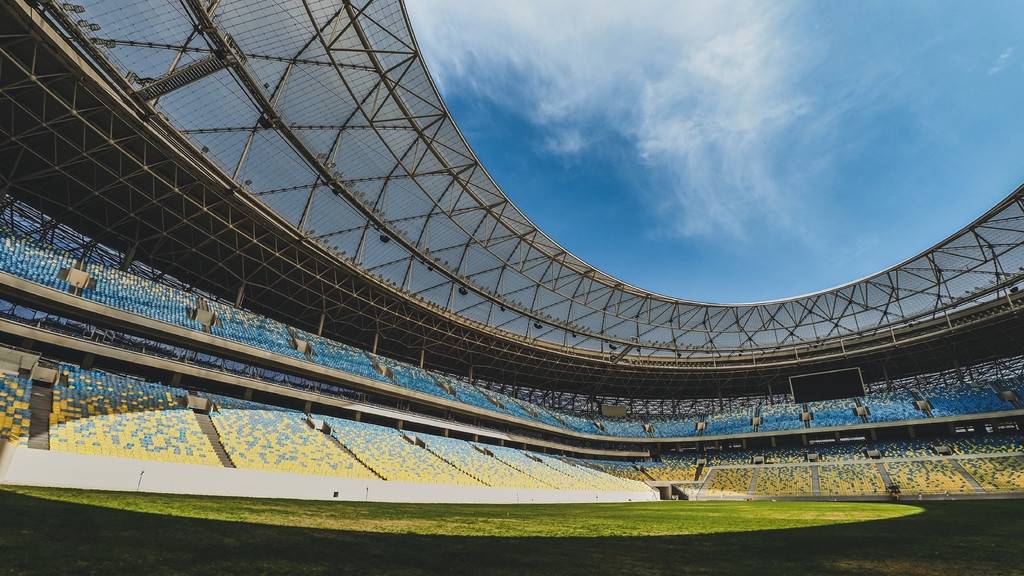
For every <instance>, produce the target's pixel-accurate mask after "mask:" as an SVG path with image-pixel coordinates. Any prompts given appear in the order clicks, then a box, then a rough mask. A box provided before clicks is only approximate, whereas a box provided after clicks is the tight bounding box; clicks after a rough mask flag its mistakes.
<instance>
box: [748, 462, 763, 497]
mask: <svg viewBox="0 0 1024 576" xmlns="http://www.w3.org/2000/svg"><path fill="white" fill-rule="evenodd" d="M751 472H752V473H751V474H750V488H747V496H753V495H754V494H756V493H757V478H758V477H759V476H760V475H761V469H760V468H758V467H757V466H754V469H753V470H752V471H751Z"/></svg>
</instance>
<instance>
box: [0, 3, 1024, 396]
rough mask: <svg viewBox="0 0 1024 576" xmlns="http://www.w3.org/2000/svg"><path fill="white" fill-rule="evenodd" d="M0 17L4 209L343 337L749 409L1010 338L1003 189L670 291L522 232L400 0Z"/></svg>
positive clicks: (578, 386) (520, 379)
mask: <svg viewBox="0 0 1024 576" xmlns="http://www.w3.org/2000/svg"><path fill="white" fill-rule="evenodd" d="M3 9H4V10H6V11H7V12H6V13H9V14H10V16H11V17H10V18H6V19H0V137H2V138H0V166H2V167H3V170H2V171H0V190H2V192H3V197H2V202H3V213H4V214H5V215H6V214H8V213H11V214H16V213H17V214H23V216H22V217H21V219H20V220H19V221H20V222H22V223H23V224H25V230H26V232H25V233H27V234H31V235H33V236H36V237H39V238H41V239H43V240H45V241H52V240H53V238H54V233H55V232H56V231H58V230H61V229H63V230H75V231H78V232H80V233H81V238H80V240H76V241H75V242H77V243H78V244H79V245H78V246H77V247H76V248H75V249H77V250H79V251H81V252H82V253H83V254H88V253H89V252H90V251H93V252H95V251H96V250H97V249H98V248H99V247H109V248H112V249H113V250H112V251H111V252H110V253H109V254H110V255H109V256H108V258H113V259H114V260H118V259H120V260H121V262H120V263H119V265H122V266H125V267H132V268H133V269H138V270H143V271H145V273H147V274H148V275H150V276H152V277H154V278H156V279H158V280H165V278H163V277H162V276H163V275H164V274H168V275H170V276H173V277H176V278H177V279H179V280H181V281H183V282H184V283H185V284H187V285H191V286H195V287H196V288H198V289H200V290H202V291H204V292H206V293H208V294H210V295H214V296H217V297H220V298H222V299H225V300H227V301H229V302H233V303H235V304H236V305H237V304H242V305H244V306H245V307H248V308H250V309H252V310H253V311H255V312H258V313H262V314H267V315H270V316H274V317H276V318H278V319H281V320H284V321H287V322H289V323H292V324H295V325H297V326H300V327H304V328H306V329H311V330H317V331H322V332H323V334H324V335H329V336H331V337H333V338H336V339H339V340H343V341H346V342H348V343H351V344H354V345H357V346H362V347H365V348H368V349H378V340H379V342H380V348H379V350H378V351H380V352H381V353H384V354H388V355H391V356H393V357H401V358H404V359H406V360H411V361H416V360H419V361H420V362H421V363H423V364H425V366H426V367H428V368H434V369H438V370H443V371H447V372H449V373H454V374H460V375H463V376H467V375H468V376H469V378H470V379H473V380H475V381H477V382H481V383H484V384H485V385H488V386H493V387H495V388H499V389H502V390H504V391H506V392H509V393H515V394H520V395H523V396H525V397H529V398H531V399H533V400H535V401H541V402H545V403H549V404H553V405H560V406H580V403H581V402H582V403H584V404H585V403H586V402H587V401H588V400H589V399H593V398H598V397H605V398H637V399H639V398H644V397H646V398H655V399H656V401H661V400H662V399H663V400H665V401H669V402H676V401H677V400H680V399H686V398H719V399H720V398H723V397H728V396H729V395H739V394H762V393H765V392H766V391H767V390H768V389H770V387H771V386H772V385H773V383H778V382H780V381H784V379H785V377H786V375H787V374H788V373H792V372H798V371H808V370H810V369H811V367H813V368H814V369H822V370H824V369H828V368H831V367H836V365H848V364H849V363H850V362H851V361H856V362H858V363H860V364H862V365H864V366H865V371H873V373H874V376H873V377H877V378H879V379H882V378H885V379H888V378H889V377H890V376H892V377H899V376H902V375H909V374H915V373H924V372H933V371H935V370H936V369H939V368H940V367H943V366H952V365H954V364H959V365H968V364H970V363H974V362H978V361H982V360H984V359H992V358H997V357H1000V356H1006V355H1012V354H1015V353H1016V352H1015V350H1019V348H1020V345H1021V344H1020V343H1021V342H1022V341H1024V322H1021V320H1020V319H1019V318H1018V316H1017V313H1016V310H1017V309H1018V308H1019V304H1015V302H1016V300H1017V299H1018V298H1019V297H1020V296H1021V295H1020V294H1011V293H1010V289H1011V288H1012V286H1013V285H1014V284H1015V283H1016V282H1017V281H1018V274H1019V273H1020V264H1021V262H1020V260H1022V257H1021V252H1020V250H1021V244H1022V241H1024V232H1022V230H1024V216H1022V214H1024V212H1022V209H1021V196H1022V194H1024V193H1022V192H1021V191H1017V192H1015V193H1014V194H1012V195H1011V196H1010V197H1008V198H1007V199H1006V200H1004V201H1003V202H1001V203H1000V204H999V205H998V206H996V207H995V208H993V209H992V210H991V211H990V212H989V213H988V214H986V215H984V216H983V217H982V218H980V219H979V220H977V221H976V222H975V223H973V224H972V225H970V226H969V227H967V228H965V229H964V230H963V231H961V232H959V233H958V234H956V235H954V236H953V237H951V238H950V239H949V240H947V241H945V242H943V243H941V244H939V245H938V246H936V247H935V248H934V249H933V250H931V251H929V252H928V253H926V254H924V255H922V256H919V257H917V258H914V259H912V260H910V261H908V262H907V263H904V264H903V265H901V266H898V267H896V268H893V269H892V270H889V271H886V272H883V273H881V274H879V275H876V276H873V277H871V278H868V279H865V280H861V281H858V282H855V283H853V284H850V285H848V286H845V287H841V288H838V289H835V290H833V291H828V292H823V293H820V294H815V295H810V296H805V297H800V298H796V299H791V300H787V301H780V302H770V303H761V304H756V305H754V304H752V305H737V306H726V305H711V304H698V303H692V302H685V301H679V300H673V299H669V298H666V297H663V296H658V295H654V294H650V293H646V292H643V291H641V290H639V289H636V288H633V287H629V286H626V285H624V284H622V283H619V282H617V281H615V280H614V279H611V278H609V277H607V276H606V275H603V274H601V273H599V272H597V271H594V270H591V269H588V268H587V267H586V266H585V265H583V264H582V263H581V262H579V261H578V260H577V259H575V258H573V257H572V256H571V255H569V254H567V253H566V252H565V251H559V250H556V249H550V250H549V249H548V248H550V247H551V246H555V245H554V243H553V242H551V241H550V240H549V239H547V238H546V237H544V236H543V235H542V234H541V233H540V232H538V231H536V230H535V229H532V228H530V229H532V230H533V231H532V232H530V231H528V230H527V228H529V227H531V226H532V225H530V224H529V222H528V221H527V220H526V219H525V217H522V216H521V214H519V213H518V212H517V211H516V210H515V208H514V207H513V206H512V205H511V204H510V203H509V202H508V200H507V199H506V198H505V197H504V196H503V195H501V193H500V191H498V189H497V187H496V186H494V185H493V183H492V182H491V181H490V180H489V178H487V177H486V174H485V173H484V172H483V171H482V169H481V168H480V167H479V164H478V163H477V162H476V160H475V157H473V156H472V153H471V152H470V151H469V149H468V147H466V145H465V143H464V142H463V141H462V139H461V136H459V134H458V132H457V130H456V129H455V127H454V125H452V124H451V120H450V118H449V117H448V115H447V113H445V112H444V109H443V104H442V103H441V101H440V99H439V98H438V97H437V93H436V91H435V90H434V88H433V85H432V84H431V82H430V81H429V76H428V75H427V74H426V72H425V70H424V69H423V67H422V62H421V59H420V57H419V53H418V50H417V49H416V45H415V42H414V41H413V40H412V36H411V34H409V33H408V21H407V20H406V17H405V15H404V11H403V10H402V7H401V5H400V4H399V3H394V2H392V3H377V2H372V3H369V4H366V5H362V4H351V3H338V2H330V3H327V2H325V3H322V4H312V3H309V4H304V3H298V2H292V3H283V4H282V3H276V2H274V3H267V4H263V3H259V2H245V3H242V2H237V1H235V0H224V1H221V2H213V3H209V4H207V3H203V4H200V3H196V2H191V1H189V2H181V3H179V2H177V1H176V0H150V1H149V2H142V3H132V4H130V5H128V4H127V3H124V2H120V1H116V2H110V1H104V2H98V1H97V2H91V3H87V4H85V5H77V4H70V3H62V4H57V3H50V2H39V3H37V4H35V5H30V4H28V3H27V2H26V0H12V2H11V3H9V4H7V5H6V7H4V8H3ZM6 13H5V14H6ZM26 19H30V20H31V22H29V21H28V20H26ZM314 24H316V25H314ZM389 30H390V31H391V32H389ZM400 30H405V31H406V32H405V33H404V34H405V35H403V34H402V33H399V32H400ZM306 34H308V36H306ZM396 35H397V38H396ZM172 37H173V39H172ZM402 38H405V41H404V43H403V42H402V41H401V39H402ZM416 78H418V79H419V80H416V81H414V79H416ZM430 102H432V103H433V104H432V105H431V106H432V108H431V107H430V106H428V103H430ZM430 110H433V111H434V112H430ZM403 142H404V144H401V145H400V143H403ZM460 158H461V160H460V161H461V162H462V163H461V164H459V163H456V160H458V159H460ZM441 182H445V184H444V186H441V185H440V183H441ZM487 190H490V191H491V192H487ZM488 194H489V195H488ZM474 202H476V203H475V204H474ZM474 223H475V224H474ZM470 224H472V225H470ZM469 228H472V230H473V233H471V234H470V233H465V232H466V230H467V229H469ZM513 229H515V230H518V232H515V233H513V232H510V231H511V230H513ZM545 246H547V247H548V248H545ZM503 251H505V252H503ZM495 254H504V256H503V259H502V260H501V262H500V263H496V262H497V261H496V260H488V258H492V256H494V255H495ZM485 262H490V264H487V267H485V268H481V266H483V264H482V263H485ZM143 264H144V265H143ZM552 298H555V299H557V300H558V302H559V304H557V305H554V304H550V303H551V302H553V300H552ZM555 310H562V311H564V314H563V313H561V312H559V313H558V314H555V313H554V311H555ZM662 335H668V336H662Z"/></svg>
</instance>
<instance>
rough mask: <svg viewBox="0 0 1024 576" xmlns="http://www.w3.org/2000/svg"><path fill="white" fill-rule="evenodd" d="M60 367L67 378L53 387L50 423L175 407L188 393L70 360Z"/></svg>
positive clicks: (55, 423) (179, 404)
mask: <svg viewBox="0 0 1024 576" xmlns="http://www.w3.org/2000/svg"><path fill="white" fill-rule="evenodd" d="M60 370H61V372H62V373H63V374H64V376H66V377H67V382H66V384H59V385H57V386H54V388H53V409H52V411H51V412H50V426H55V425H57V424H61V423H63V422H67V421H69V420H77V419H80V418H89V417H91V416H101V415H105V414H125V413H128V412H141V411H155V410H171V409H175V408H178V407H180V406H181V402H180V398H182V397H183V396H184V395H185V391H184V390H179V389H177V388H171V387H168V386H163V385H160V384H154V383H151V382H145V381H143V380H137V379H135V378H129V377H127V376H120V375H117V374H110V373H107V372H102V371H99V370H84V369H82V368H79V367H78V366H73V365H70V364H62V365H61V366H60Z"/></svg>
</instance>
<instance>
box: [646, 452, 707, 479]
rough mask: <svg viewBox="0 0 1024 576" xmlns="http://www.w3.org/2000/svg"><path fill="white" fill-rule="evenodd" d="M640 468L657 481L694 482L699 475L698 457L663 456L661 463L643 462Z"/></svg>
mask: <svg viewBox="0 0 1024 576" xmlns="http://www.w3.org/2000/svg"><path fill="white" fill-rule="evenodd" d="M640 466H642V467H643V468H644V470H646V471H647V473H648V474H650V475H651V478H654V479H655V480H682V481H687V482H690V481H693V479H694V476H695V475H696V474H697V457H696V456H692V457H685V456H679V457H675V456H667V455H666V456H662V457H661V462H641V463H640Z"/></svg>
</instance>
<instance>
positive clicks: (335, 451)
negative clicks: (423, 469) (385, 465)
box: [211, 409, 376, 479]
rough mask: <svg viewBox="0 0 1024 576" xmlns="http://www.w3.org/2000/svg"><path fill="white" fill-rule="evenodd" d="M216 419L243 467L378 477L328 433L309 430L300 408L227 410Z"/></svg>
mask: <svg viewBox="0 0 1024 576" xmlns="http://www.w3.org/2000/svg"><path fill="white" fill-rule="evenodd" d="M211 419H212V420H213V424H214V426H216V428H217V432H218V433H219V434H220V440H221V443H222V444H223V445H224V449H225V450H227V453H228V455H229V456H231V461H232V462H234V464H235V466H237V467H238V468H250V469H255V470H274V471H279V472H293V473H296V474H309V475H314V476H341V477H345V478H371V479H372V478H376V475H374V474H373V472H371V471H370V470H368V469H367V468H366V467H365V466H363V465H362V464H361V463H359V462H358V461H357V460H356V459H355V458H353V457H352V456H351V455H349V454H348V453H347V452H345V451H344V450H343V449H342V448H341V447H339V446H337V445H335V444H334V443H333V442H332V441H331V440H330V439H329V438H328V437H327V436H326V435H325V434H323V433H322V432H319V431H317V430H314V429H312V428H310V427H309V426H308V425H307V424H306V422H305V416H304V415H302V414H301V413H299V412H288V411H272V410H237V409H224V410H219V411H216V412H214V413H213V414H212V415H211Z"/></svg>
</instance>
